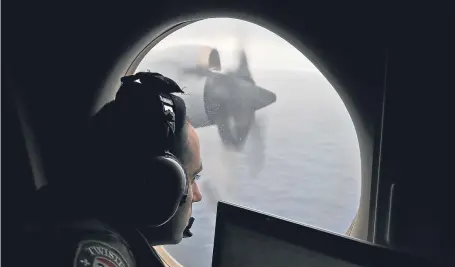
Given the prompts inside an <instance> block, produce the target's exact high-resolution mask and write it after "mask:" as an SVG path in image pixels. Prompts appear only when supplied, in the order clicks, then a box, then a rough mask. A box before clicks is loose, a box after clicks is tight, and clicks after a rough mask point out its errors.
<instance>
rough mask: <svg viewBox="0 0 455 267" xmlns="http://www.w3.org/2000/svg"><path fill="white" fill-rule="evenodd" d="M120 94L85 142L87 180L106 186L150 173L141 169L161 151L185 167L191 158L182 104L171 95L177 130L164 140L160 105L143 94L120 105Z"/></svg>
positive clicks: (94, 122)
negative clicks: (165, 151)
mask: <svg viewBox="0 0 455 267" xmlns="http://www.w3.org/2000/svg"><path fill="white" fill-rule="evenodd" d="M128 89H130V90H131V88H128ZM120 90H122V88H121V89H120ZM120 90H119V93H120ZM133 90H136V89H134V88H133ZM137 90H142V89H137ZM119 93H117V98H116V100H114V101H111V102H109V103H107V104H106V105H105V106H103V108H102V109H101V110H100V111H99V112H97V113H96V114H95V116H94V117H93V119H92V121H91V124H90V127H89V132H88V139H87V140H88V141H87V160H88V165H87V166H88V168H87V176H89V177H90V180H91V181H92V182H93V181H94V180H97V181H103V182H107V181H109V180H112V179H113V178H114V177H115V180H116V181H117V180H122V179H128V178H129V177H131V176H132V175H134V173H135V172H141V173H144V172H149V171H150V170H147V169H144V168H146V167H144V166H147V161H148V160H150V158H151V157H153V155H154V154H155V152H158V153H159V152H161V151H163V149H167V150H169V152H171V153H172V154H174V155H175V156H176V157H177V158H178V159H179V160H180V161H181V163H182V164H183V165H186V164H188V163H189V161H190V160H191V157H192V154H191V151H190V147H189V143H188V126H189V122H188V120H187V117H186V108H185V104H184V102H183V100H182V99H181V98H179V97H177V96H175V95H171V96H172V99H173V100H174V103H175V104H176V105H175V107H176V112H175V113H176V123H175V124H176V127H175V128H176V130H175V134H174V136H173V138H171V140H167V139H168V138H164V137H163V131H164V128H165V127H164V125H163V123H162V119H161V117H160V116H161V115H160V114H161V113H160V112H162V107H161V105H160V104H161V103H159V104H156V103H153V101H154V99H155V97H151V98H150V99H151V101H148V100H147V98H149V95H146V96H145V95H143V94H142V92H140V93H139V94H136V95H135V93H129V94H131V96H128V97H129V99H127V100H126V101H125V99H123V100H122V101H123V103H122V102H119V101H118V98H119V97H118V95H119ZM144 96H145V97H144ZM144 98H145V99H146V100H144ZM166 129H167V126H166Z"/></svg>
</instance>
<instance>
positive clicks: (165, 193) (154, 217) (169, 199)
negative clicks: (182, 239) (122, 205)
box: [139, 155, 188, 226]
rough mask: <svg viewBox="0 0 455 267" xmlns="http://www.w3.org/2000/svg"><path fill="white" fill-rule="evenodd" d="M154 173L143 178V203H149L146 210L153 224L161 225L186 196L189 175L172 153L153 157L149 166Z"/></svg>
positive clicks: (148, 222) (141, 190)
mask: <svg viewBox="0 0 455 267" xmlns="http://www.w3.org/2000/svg"><path fill="white" fill-rule="evenodd" d="M149 170H151V172H152V173H153V174H152V175H147V176H146V177H144V178H143V180H142V184H141V185H140V186H141V189H140V190H139V191H140V192H142V196H141V198H144V200H143V201H141V202H142V203H144V204H145V205H147V203H148V204H149V206H148V208H147V207H145V210H144V212H145V213H146V214H149V216H150V217H149V216H147V215H145V216H147V217H148V218H147V219H146V221H147V224H148V225H151V226H160V225H162V224H164V223H166V222H168V221H169V220H170V219H171V218H172V217H173V216H174V215H175V213H176V212H177V210H178V208H179V206H180V203H181V202H182V199H183V198H186V192H187V190H188V188H187V177H186V173H185V170H184V168H183V166H182V165H181V164H180V162H179V161H178V160H177V159H176V158H175V157H173V156H172V155H165V156H158V157H155V158H153V159H152V164H151V166H150V168H149Z"/></svg>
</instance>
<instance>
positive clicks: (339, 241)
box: [212, 202, 435, 267]
mask: <svg viewBox="0 0 455 267" xmlns="http://www.w3.org/2000/svg"><path fill="white" fill-rule="evenodd" d="M233 266H235V267H243V266H245V267H246V266H248V267H256V266H257V267H259V266H268V267H275V266H276V267H278V266H280V267H281V266H290V267H293V266H309V267H320V266H336V267H360V266H430V265H429V264H428V263H427V262H425V260H422V259H420V258H417V257H415V256H413V255H411V254H406V253H404V252H399V251H396V250H392V249H389V248H386V247H382V246H378V245H374V244H371V243H368V242H363V241H360V240H356V239H352V238H347V237H344V236H341V235H338V234H335V233H331V232H328V231H325V230H321V229H317V228H313V227H311V226H306V225H303V224H299V223H296V222H292V221H289V220H286V219H282V218H279V217H276V216H273V215H269V214H266V213H262V212H259V211H256V210H253V209H250V208H245V207H242V206H239V205H234V204H230V203H228V202H218V210H217V221H216V232H215V245H214V250H213V260H212V267H233ZM431 266H435V265H434V264H432V265H431Z"/></svg>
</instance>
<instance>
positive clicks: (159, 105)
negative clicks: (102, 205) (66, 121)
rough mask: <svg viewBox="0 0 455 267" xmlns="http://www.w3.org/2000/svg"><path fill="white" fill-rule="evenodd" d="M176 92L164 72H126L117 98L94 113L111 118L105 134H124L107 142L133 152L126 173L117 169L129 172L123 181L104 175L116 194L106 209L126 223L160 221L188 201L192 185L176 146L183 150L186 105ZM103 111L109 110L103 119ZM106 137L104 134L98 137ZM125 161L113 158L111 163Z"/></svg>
mask: <svg viewBox="0 0 455 267" xmlns="http://www.w3.org/2000/svg"><path fill="white" fill-rule="evenodd" d="M173 93H183V91H182V89H181V88H180V87H179V86H178V85H177V84H176V83H175V82H174V81H173V80H171V79H169V78H167V77H165V76H163V75H161V74H159V73H152V72H139V73H136V74H134V75H129V76H124V77H122V78H121V86H120V88H119V90H118V92H117V94H116V97H115V100H113V101H112V102H110V103H108V104H106V105H105V106H104V107H103V108H102V110H101V111H99V112H98V113H97V114H96V115H95V117H97V120H98V121H101V123H104V124H106V123H108V124H109V125H108V127H105V129H108V130H109V131H110V132H104V133H102V135H103V134H104V135H110V134H112V131H114V132H115V135H116V136H117V137H116V138H117V139H121V140H118V141H115V140H114V141H112V140H110V141H109V142H108V143H110V144H108V145H110V146H111V147H112V146H113V147H114V149H122V150H121V151H122V153H123V151H127V152H125V153H130V154H128V155H127V156H128V157H130V156H131V157H132V158H134V160H132V162H133V163H131V162H130V163H129V165H128V166H126V167H125V168H123V169H124V173H117V174H116V177H118V176H123V177H124V179H123V178H122V179H121V181H120V182H118V181H108V179H102V180H103V181H104V183H106V184H108V186H107V187H106V188H107V189H108V190H111V193H113V194H115V195H117V197H115V199H113V200H112V201H113V203H112V202H111V205H112V206H113V207H114V208H111V209H107V210H106V211H108V212H105V213H104V214H102V215H103V216H107V217H109V219H111V220H114V221H116V222H121V223H123V224H125V223H133V224H136V225H147V226H152V227H158V226H161V225H163V224H165V223H166V222H168V221H169V220H171V219H172V218H173V217H174V215H175V214H176V212H177V210H178V208H179V207H180V206H181V205H182V204H183V203H185V201H186V199H187V197H188V190H189V186H190V185H189V183H188V181H187V175H186V173H185V169H184V167H183V165H182V163H181V162H180V160H179V159H178V158H177V157H176V156H175V155H174V154H173V153H171V151H172V150H174V151H176V150H179V147H181V146H180V145H179V144H180V142H185V141H186V138H187V137H186V136H183V132H184V127H185V121H186V107H185V103H184V102H183V100H182V99H181V98H180V97H178V96H176V95H174V94H173ZM103 112H105V113H108V115H106V116H105V117H104V118H102V119H101V120H100V118H99V117H102V116H103V115H102V113H103ZM95 121H96V119H95ZM98 124H99V122H98ZM98 126H99V125H98ZM95 127H96V125H95ZM102 139H103V136H100V137H98V139H97V140H98V141H99V140H102ZM144 140H145V141H144ZM101 149H103V148H101ZM109 149H111V150H112V148H109ZM114 154H115V153H114ZM123 164H126V163H124V162H121V161H115V160H114V162H113V163H112V168H116V167H117V166H118V165H123ZM116 165H117V166H116ZM104 167H105V168H106V166H104ZM120 167H122V166H120ZM107 168H109V167H107ZM119 169H121V168H119ZM102 175H103V174H101V176H102ZM107 178H109V177H107ZM102 187H103V186H102V185H101V186H98V187H97V188H102ZM113 188H114V189H113ZM122 196H124V197H122ZM99 212H102V211H99ZM98 214H100V213H98ZM120 216H121V218H120Z"/></svg>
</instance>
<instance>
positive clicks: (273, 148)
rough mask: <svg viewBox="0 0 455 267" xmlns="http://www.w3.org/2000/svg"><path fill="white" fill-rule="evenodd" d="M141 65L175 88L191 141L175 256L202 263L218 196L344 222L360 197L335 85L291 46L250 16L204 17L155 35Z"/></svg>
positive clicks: (335, 225)
mask: <svg viewBox="0 0 455 267" xmlns="http://www.w3.org/2000/svg"><path fill="white" fill-rule="evenodd" d="M145 70H150V71H153V72H160V73H162V74H164V75H167V76H169V77H171V78H173V79H174V80H175V81H176V82H177V83H178V84H179V85H180V86H181V87H182V88H184V90H185V92H186V94H185V95H184V99H185V102H186V104H187V109H188V115H189V116H190V119H191V123H192V124H193V126H195V127H197V128H198V129H197V133H198V134H199V137H200V142H201V152H202V160H203V162H204V171H203V173H202V176H201V179H200V180H199V181H198V183H199V185H200V188H201V191H202V194H203V200H202V202H200V203H196V204H194V205H193V216H194V217H195V218H196V221H195V223H194V225H193V228H192V232H193V233H194V236H193V237H192V238H189V239H184V240H183V241H182V242H181V243H180V244H179V245H175V246H166V249H167V250H168V251H169V252H170V253H171V255H172V256H173V257H174V258H176V259H177V260H178V261H179V262H180V263H181V264H183V265H184V266H186V267H188V266H189V267H201V266H206V267H208V266H210V264H211V255H212V249H213V234H214V227H215V211H216V202H217V201H218V200H227V201H231V202H235V203H238V204H240V205H245V206H249V207H252V208H255V209H259V210H262V211H265V212H269V213H272V214H276V215H278V216H282V217H286V218H289V219H292V220H296V221H300V222H303V223H306V224H310V225H314V226H317V227H320V228H324V229H328V230H330V231H334V232H338V233H345V232H346V230H347V229H348V227H349V225H350V224H351V222H352V220H353V218H354V217H355V213H356V211H357V208H358V206H359V199H360V186H361V184H360V178H361V177H360V150H359V145H358V140H357V135H356V132H355V130H354V125H353V122H352V120H351V118H350V116H349V114H348V112H347V110H346V107H345V106H344V104H343V102H342V101H341V99H340V97H339V95H338V94H337V92H336V91H335V89H334V88H333V87H332V86H331V84H330V83H329V81H328V80H327V79H326V78H325V77H324V76H323V75H322V74H321V73H320V72H319V71H318V69H317V68H316V67H315V66H314V65H313V64H312V63H311V62H310V61H309V60H308V59H307V58H306V57H305V56H304V55H303V54H302V53H301V52H300V51H298V50H297V49H296V48H294V47H293V46H292V45H291V44H289V43H288V42H286V41H285V40H284V39H282V38H281V37H279V36H278V35H277V34H275V33H273V32H271V31H269V30H267V29H265V28H263V27H260V26H258V25H255V24H253V23H249V22H246V21H242V20H236V19H227V18H217V19H207V20H202V21H199V22H196V23H193V24H191V25H189V26H186V27H184V28H182V29H180V30H177V31H176V32H174V33H172V34H170V35H169V36H168V37H166V38H165V39H163V40H162V41H161V42H160V43H158V44H157V45H156V46H155V47H154V48H153V49H152V50H151V51H150V52H149V53H148V54H147V55H146V57H145V58H144V59H143V61H142V62H141V64H140V65H139V67H138V69H137V71H145ZM217 75H218V76H217ZM275 96H276V101H275ZM204 98H205V101H204ZM226 99H228V100H229V101H227V100H226ZM210 123H215V124H216V125H211V126H206V125H207V124H210Z"/></svg>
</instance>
